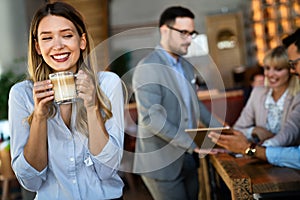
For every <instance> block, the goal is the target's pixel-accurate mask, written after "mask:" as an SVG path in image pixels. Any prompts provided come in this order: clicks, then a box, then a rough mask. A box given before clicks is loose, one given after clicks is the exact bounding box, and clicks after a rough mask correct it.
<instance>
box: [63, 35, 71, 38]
mask: <svg viewBox="0 0 300 200" xmlns="http://www.w3.org/2000/svg"><path fill="white" fill-rule="evenodd" d="M64 37H65V38H71V37H73V35H71V34H69V35H65V36H64Z"/></svg>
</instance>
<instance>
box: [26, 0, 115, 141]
mask: <svg viewBox="0 0 300 200" xmlns="http://www.w3.org/2000/svg"><path fill="white" fill-rule="evenodd" d="M48 15H54V16H60V17H64V18H66V19H68V20H70V21H71V22H72V23H73V24H74V25H75V27H76V30H77V31H78V34H79V36H82V34H85V35H86V43H87V45H86V49H85V50H81V52H80V57H79V60H78V62H77V66H78V68H77V71H78V70H79V68H80V69H81V70H83V71H84V72H85V73H87V74H88V75H90V76H91V77H92V80H93V82H94V84H95V86H96V89H97V99H98V106H99V109H100V111H101V114H102V116H103V118H104V121H106V120H108V119H109V118H111V117H112V112H111V104H110V101H109V99H108V98H107V97H106V96H105V94H104V93H103V92H102V90H101V88H100V86H99V84H98V81H97V80H98V79H97V72H96V66H95V63H96V62H95V56H92V52H91V51H92V49H93V44H92V41H91V37H90V36H89V34H88V32H87V29H86V25H85V23H84V21H83V18H82V16H81V14H80V13H79V12H78V11H77V10H76V9H75V8H73V7H72V6H71V5H69V4H67V3H63V2H55V3H48V4H46V5H44V6H42V7H41V8H40V9H39V10H38V11H37V12H36V13H35V15H34V17H33V19H32V22H31V25H30V34H29V45H28V73H29V79H30V80H31V81H33V82H37V81H43V80H47V79H48V76H49V74H51V73H52V72H53V70H52V68H51V67H50V66H49V65H47V63H45V62H44V60H43V58H42V56H41V55H39V54H38V53H37V51H36V49H35V41H37V37H38V35H37V30H38V26H39V23H40V21H41V20H42V19H43V18H44V17H46V16H48ZM84 59H85V61H84ZM76 104H77V106H76V108H77V117H76V129H77V130H78V131H79V132H81V133H83V134H85V135H86V136H88V131H87V130H88V128H87V113H86V109H85V107H84V105H83V101H78V102H76ZM56 113H57V110H56V107H55V105H54V104H53V103H52V104H51V105H50V109H49V114H48V117H50V118H52V117H54V116H55V115H56ZM32 118H33V113H31V114H30V116H28V118H27V121H28V123H29V124H31V121H32Z"/></svg>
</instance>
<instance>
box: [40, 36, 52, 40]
mask: <svg viewBox="0 0 300 200" xmlns="http://www.w3.org/2000/svg"><path fill="white" fill-rule="evenodd" d="M42 40H51V37H43V38H42Z"/></svg>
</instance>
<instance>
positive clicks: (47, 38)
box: [35, 15, 86, 72]
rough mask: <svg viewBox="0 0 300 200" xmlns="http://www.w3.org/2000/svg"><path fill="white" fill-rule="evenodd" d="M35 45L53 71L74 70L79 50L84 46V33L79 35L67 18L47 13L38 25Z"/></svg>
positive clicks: (75, 69)
mask: <svg viewBox="0 0 300 200" xmlns="http://www.w3.org/2000/svg"><path fill="white" fill-rule="evenodd" d="M35 47H36V50H37V53H38V54H39V55H42V57H43V59H44V61H45V62H46V63H47V64H48V65H49V66H50V67H51V68H52V69H53V70H54V71H55V72H58V71H72V72H76V71H77V65H76V64H77V61H78V59H79V57H80V50H84V49H85V47H86V38H85V34H83V35H82V36H79V34H78V32H77V29H76V27H75V26H74V24H73V23H72V22H71V21H69V20H68V19H66V18H64V17H60V16H54V15H48V16H46V17H44V18H43V19H42V20H41V21H40V24H39V25H38V29H37V41H36V43H35Z"/></svg>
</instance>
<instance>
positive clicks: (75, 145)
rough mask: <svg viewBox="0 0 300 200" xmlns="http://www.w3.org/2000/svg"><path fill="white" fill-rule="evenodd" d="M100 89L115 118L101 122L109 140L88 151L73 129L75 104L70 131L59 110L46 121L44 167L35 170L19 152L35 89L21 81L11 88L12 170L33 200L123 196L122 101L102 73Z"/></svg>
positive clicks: (114, 81)
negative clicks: (96, 151)
mask: <svg viewBox="0 0 300 200" xmlns="http://www.w3.org/2000/svg"><path fill="white" fill-rule="evenodd" d="M98 78H99V83H100V86H101V89H102V90H103V92H104V93H105V95H106V96H107V97H108V98H109V100H110V102H111V106H112V113H113V117H112V118H111V119H109V120H108V121H107V122H106V123H105V127H106V130H107V131H108V133H109V141H108V143H107V144H106V146H105V147H104V148H103V150H102V152H101V153H100V154H99V155H96V156H93V155H92V154H91V153H90V152H89V149H88V139H87V137H86V136H84V135H83V134H81V133H79V132H78V131H77V130H76V129H75V118H76V104H72V116H71V127H70V129H69V128H67V126H66V125H65V124H64V122H63V120H62V118H61V116H60V113H59V109H58V112H57V114H56V115H55V117H54V118H50V119H48V123H47V126H48V129H47V131H48V133H47V135H48V165H47V167H46V168H45V169H44V170H42V171H37V170H36V169H34V168H33V167H32V166H31V165H30V164H29V163H28V162H27V161H26V159H25V158H24V155H23V150H24V146H25V144H26V142H27V139H28V137H29V131H30V127H29V125H28V123H27V121H26V120H25V119H26V117H28V116H29V115H30V114H31V113H32V112H33V110H34V101H33V95H32V87H33V84H32V82H30V81H23V82H21V83H18V84H16V85H14V86H13V88H12V89H11V92H10V96H9V127H10V131H11V155H12V167H13V170H14V172H15V174H16V177H17V178H18V180H19V182H20V183H21V184H22V186H23V187H25V188H26V189H28V190H30V191H36V192H37V196H36V199H51V200H53V199H72V200H74V199H78V200H86V199H88V200H93V199H113V198H118V197H120V196H121V195H122V188H123V182H122V180H121V178H120V177H119V176H118V174H117V171H118V167H119V165H120V162H121V158H122V153H123V151H122V149H123V142H124V117H123V113H124V110H123V109H124V101H123V92H122V84H121V82H120V79H119V77H118V76H117V75H115V74H113V73H111V72H101V73H99V75H98Z"/></svg>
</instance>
